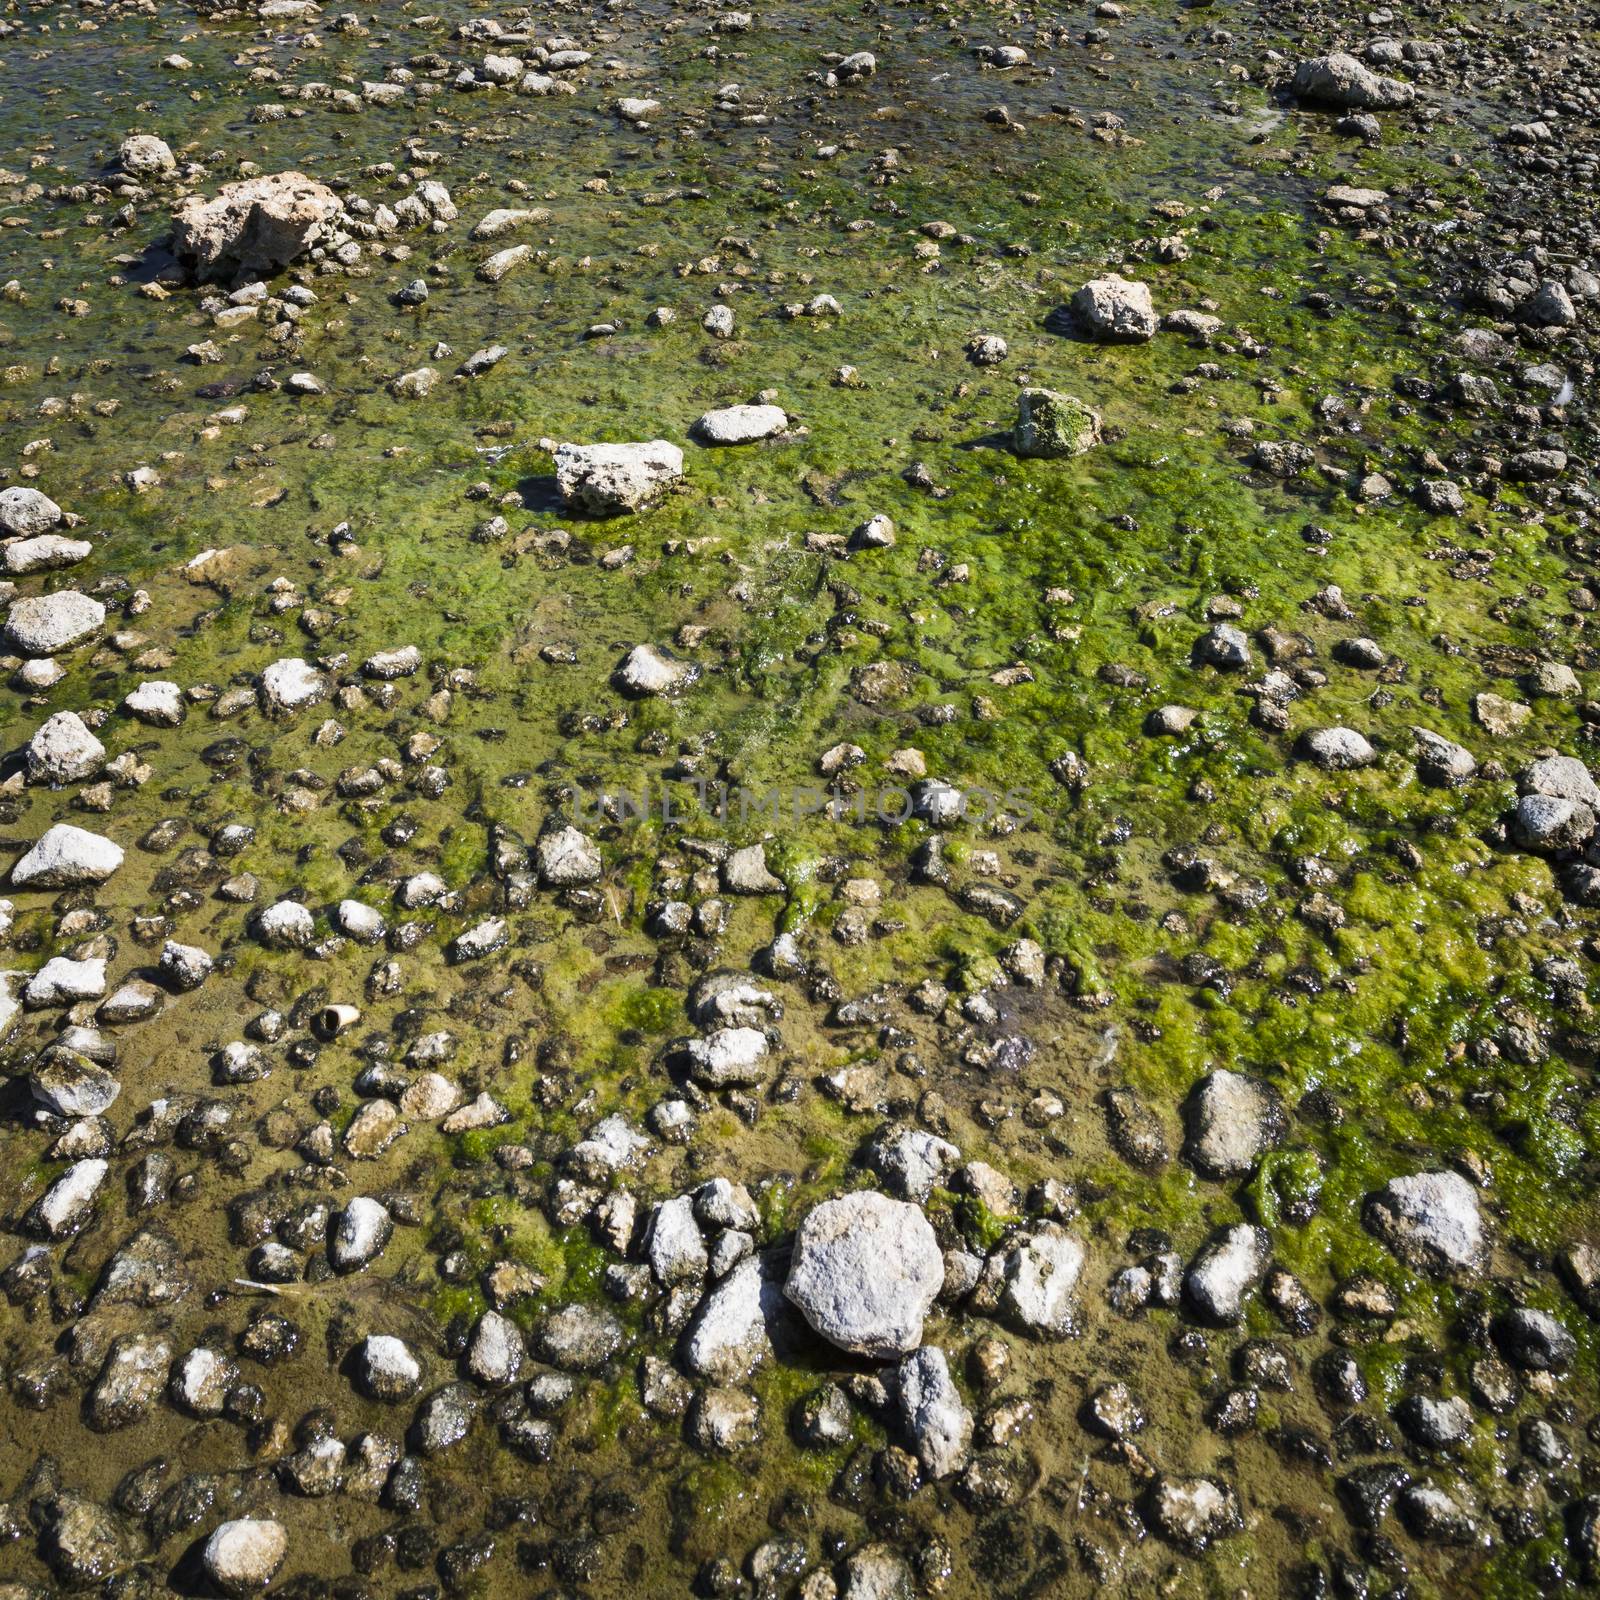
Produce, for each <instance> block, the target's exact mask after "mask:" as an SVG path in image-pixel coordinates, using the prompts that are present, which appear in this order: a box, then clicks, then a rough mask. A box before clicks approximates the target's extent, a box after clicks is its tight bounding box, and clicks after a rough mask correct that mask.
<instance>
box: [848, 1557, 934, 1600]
mask: <svg viewBox="0 0 1600 1600" xmlns="http://www.w3.org/2000/svg"><path fill="white" fill-rule="evenodd" d="M916 1592H917V1591H916V1585H915V1584H914V1583H913V1581H912V1575H911V1568H910V1567H909V1566H908V1565H907V1564H906V1562H905V1560H904V1558H903V1557H901V1556H899V1555H897V1554H896V1553H895V1551H894V1550H893V1549H892V1548H891V1547H890V1546H889V1545H886V1544H869V1545H866V1546H864V1547H863V1548H862V1549H860V1550H856V1551H854V1552H853V1553H852V1554H851V1555H850V1556H849V1557H848V1558H847V1559H846V1561H845V1564H844V1590H843V1594H842V1596H841V1600H914V1597H915V1595H916Z"/></svg>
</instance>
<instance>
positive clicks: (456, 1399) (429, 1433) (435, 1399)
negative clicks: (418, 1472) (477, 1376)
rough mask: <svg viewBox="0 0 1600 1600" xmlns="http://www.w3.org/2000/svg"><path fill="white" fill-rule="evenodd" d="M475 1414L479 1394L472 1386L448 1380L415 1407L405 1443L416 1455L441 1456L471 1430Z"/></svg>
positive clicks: (475, 1417)
mask: <svg viewBox="0 0 1600 1600" xmlns="http://www.w3.org/2000/svg"><path fill="white" fill-rule="evenodd" d="M477 1415H478V1396H477V1394H476V1393H475V1392H474V1390H473V1389H472V1387H471V1385H470V1384H465V1383H447V1384H445V1385H444V1386H443V1387H442V1388H439V1389H435V1390H434V1391H433V1393H432V1394H430V1395H429V1396H428V1398H427V1399H426V1400H424V1401H423V1402H422V1404H421V1405H420V1406H418V1407H417V1414H416V1416H415V1418H414V1419H413V1420H412V1423H411V1427H410V1429H409V1431H408V1433H407V1435H406V1438H407V1442H408V1443H409V1444H410V1446H411V1448H412V1449H413V1450H415V1451H416V1453H417V1454H418V1455H419V1456H428V1457H433V1456H441V1455H443V1454H444V1453H445V1451H447V1450H451V1449H454V1448H455V1446H456V1445H458V1444H460V1443H461V1441H462V1440H463V1439H465V1438H466V1436H467V1435H468V1434H469V1433H471V1431H472V1424H473V1422H474V1421H475V1420H476V1419H477Z"/></svg>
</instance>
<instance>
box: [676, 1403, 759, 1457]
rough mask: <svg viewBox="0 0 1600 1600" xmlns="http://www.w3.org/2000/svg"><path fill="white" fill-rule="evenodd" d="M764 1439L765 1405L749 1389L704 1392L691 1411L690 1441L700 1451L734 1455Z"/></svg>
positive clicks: (691, 1407)
mask: <svg viewBox="0 0 1600 1600" xmlns="http://www.w3.org/2000/svg"><path fill="white" fill-rule="evenodd" d="M760 1437H761V1403H760V1401H758V1400H757V1399H756V1397H755V1396H754V1395H753V1394H751V1393H749V1391H748V1390H745V1389H729V1388H721V1387H713V1388H708V1389H702V1390H701V1391H700V1393H699V1394H698V1395H697V1396H696V1397H695V1400H694V1403H693V1404H692V1405H691V1406H690V1408H689V1438H690V1440H691V1441H692V1442H693V1443H694V1444H696V1445H697V1446H699V1448H700V1449H702V1450H705V1451H709V1452H711V1453H714V1454H717V1455H731V1454H732V1453H733V1452H734V1451H736V1450H743V1449H746V1448H747V1447H748V1446H750V1445H753V1444H755V1443H756V1442H757V1440H759V1439H760Z"/></svg>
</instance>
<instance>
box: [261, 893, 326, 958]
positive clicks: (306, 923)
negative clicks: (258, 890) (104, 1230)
mask: <svg viewBox="0 0 1600 1600" xmlns="http://www.w3.org/2000/svg"><path fill="white" fill-rule="evenodd" d="M316 927H317V924H316V919H315V918H314V917H313V916H312V915H311V913H310V911H309V910H307V908H306V907H305V906H303V905H301V904H300V902H299V901H298V900H279V901H278V902H277V903H276V904H274V905H270V906H263V907H262V909H261V910H260V911H258V912H257V913H256V917H255V929H256V937H257V938H258V939H260V940H261V942H262V943H263V944H264V945H267V946H269V947H271V948H272V949H275V950H303V949H304V948H305V947H306V946H307V945H308V944H310V943H311V939H312V935H313V934H314V933H315V932H316Z"/></svg>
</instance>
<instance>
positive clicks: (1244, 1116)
mask: <svg viewBox="0 0 1600 1600" xmlns="http://www.w3.org/2000/svg"><path fill="white" fill-rule="evenodd" d="M1287 1131H1288V1119H1287V1117H1285V1115H1284V1111H1283V1100H1282V1097H1281V1096H1280V1095H1279V1094H1278V1091H1277V1090H1276V1089H1274V1088H1273V1087H1272V1085H1271V1084H1269V1083H1264V1082H1263V1081H1262V1080H1261V1079H1260V1078H1250V1077H1246V1076H1245V1075H1244V1074H1242V1073H1238V1072H1229V1071H1228V1070H1227V1069H1226V1068H1219V1069H1218V1070H1217V1071H1216V1072H1213V1073H1211V1074H1210V1075H1209V1076H1208V1077H1205V1078H1202V1079H1201V1080H1200V1082H1199V1083H1198V1084H1197V1085H1196V1086H1195V1090H1194V1094H1193V1097H1192V1099H1191V1101H1190V1106H1189V1137H1188V1141H1187V1144H1186V1146H1185V1151H1184V1153H1185V1154H1186V1155H1187V1157H1188V1158H1189V1160H1190V1161H1192V1162H1193V1163H1194V1164H1195V1166H1197V1167H1198V1168H1199V1169H1200V1170H1201V1171H1202V1172H1203V1173H1204V1174H1205V1175H1206V1176H1207V1177H1208V1178H1235V1177H1240V1176H1242V1175H1243V1174H1245V1173H1247V1172H1251V1171H1253V1170H1254V1168H1255V1165H1256V1162H1258V1161H1259V1160H1260V1159H1261V1157H1262V1156H1263V1155H1264V1154H1265V1153H1266V1152H1267V1151H1268V1150H1271V1149H1273V1148H1274V1147H1275V1146H1277V1145H1279V1144H1281V1143H1282V1142H1283V1136H1284V1134H1285V1133H1286V1132H1287Z"/></svg>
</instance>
